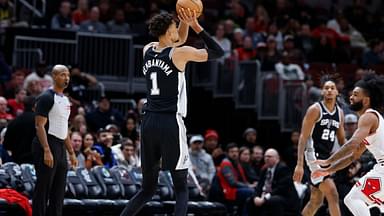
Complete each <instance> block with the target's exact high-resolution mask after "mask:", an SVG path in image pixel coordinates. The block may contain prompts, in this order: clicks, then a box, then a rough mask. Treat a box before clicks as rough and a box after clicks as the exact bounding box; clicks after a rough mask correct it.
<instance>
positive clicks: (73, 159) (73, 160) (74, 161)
mask: <svg viewBox="0 0 384 216" xmlns="http://www.w3.org/2000/svg"><path fill="white" fill-rule="evenodd" d="M69 160H70V161H71V166H72V168H73V169H74V168H76V167H77V166H78V165H79V162H78V161H77V158H76V154H75V153H73V154H70V155H69Z"/></svg>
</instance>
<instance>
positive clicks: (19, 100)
mask: <svg viewBox="0 0 384 216" xmlns="http://www.w3.org/2000/svg"><path fill="white" fill-rule="evenodd" d="M15 92H16V94H15V98H12V99H8V108H9V109H10V113H11V114H12V116H13V117H16V116H18V115H20V114H22V113H23V112H24V102H23V101H24V98H25V96H26V95H27V92H26V91H25V89H22V88H17V89H16V91H15Z"/></svg>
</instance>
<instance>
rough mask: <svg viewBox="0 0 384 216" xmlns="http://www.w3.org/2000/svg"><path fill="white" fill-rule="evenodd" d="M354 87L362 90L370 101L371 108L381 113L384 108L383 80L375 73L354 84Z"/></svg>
mask: <svg viewBox="0 0 384 216" xmlns="http://www.w3.org/2000/svg"><path fill="white" fill-rule="evenodd" d="M355 87H360V88H362V89H364V93H365V94H366V95H367V96H368V97H369V98H370V99H371V108H373V109H375V110H377V111H379V112H383V108H384V79H383V76H378V75H377V74H375V73H369V74H367V75H365V76H364V77H363V79H361V80H359V81H357V82H356V84H355Z"/></svg>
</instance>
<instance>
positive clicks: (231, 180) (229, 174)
mask: <svg viewBox="0 0 384 216" xmlns="http://www.w3.org/2000/svg"><path fill="white" fill-rule="evenodd" d="M226 154H227V157H226V158H225V159H224V160H223V161H222V162H221V163H220V167H219V169H218V171H217V175H218V179H219V182H220V185H221V187H222V188H223V192H224V199H225V200H227V201H232V202H235V203H236V204H237V205H239V206H240V211H241V212H243V210H242V207H243V206H244V205H243V204H244V202H245V201H246V200H247V199H248V198H249V197H251V196H252V195H253V193H254V188H252V186H253V187H254V185H251V184H249V182H248V180H247V177H246V176H245V171H244V169H243V167H242V166H241V165H240V163H239V148H238V147H237V144H236V143H229V144H228V145H227V146H226Z"/></svg>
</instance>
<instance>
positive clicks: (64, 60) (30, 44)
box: [14, 36, 77, 68]
mask: <svg viewBox="0 0 384 216" xmlns="http://www.w3.org/2000/svg"><path fill="white" fill-rule="evenodd" d="M76 45H77V42H76V41H75V40H65V39H54V38H41V37H29V36H16V38H15V42H14V50H21V49H22V50H27V49H28V50H31V49H40V50H41V52H42V53H43V59H44V60H45V61H46V62H47V63H48V64H52V65H53V64H59V63H60V64H64V65H71V64H73V63H75V62H76V61H75V57H76ZM16 57H17V56H16ZM14 61H16V62H18V61H19V60H17V59H16V60H14ZM34 65H35V64H33V66H34ZM31 68H34V67H31Z"/></svg>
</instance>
